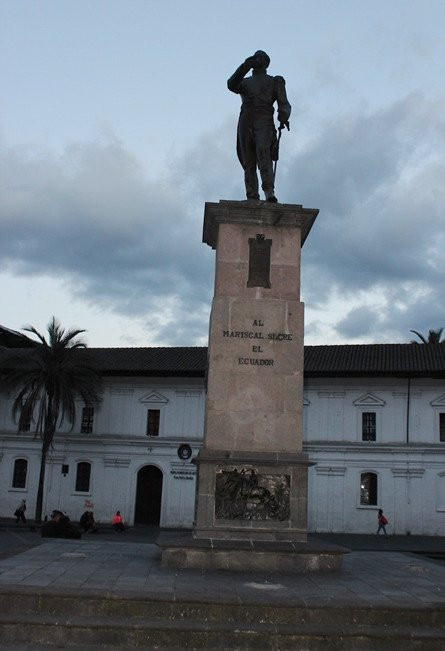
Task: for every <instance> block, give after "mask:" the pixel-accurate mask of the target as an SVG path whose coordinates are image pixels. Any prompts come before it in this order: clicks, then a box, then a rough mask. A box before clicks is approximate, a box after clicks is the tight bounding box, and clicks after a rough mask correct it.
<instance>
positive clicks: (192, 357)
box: [79, 347, 207, 377]
mask: <svg viewBox="0 0 445 651" xmlns="http://www.w3.org/2000/svg"><path fill="white" fill-rule="evenodd" d="M79 353H80V354H84V353H85V354H87V355H89V356H91V357H92V360H94V364H95V366H97V368H99V369H100V370H101V371H102V372H103V373H104V374H105V375H156V376H167V375H168V376H175V375H176V376H178V375H179V376H189V377H190V376H191V377H194V376H196V377H201V376H203V375H204V373H205V369H206V365H207V348H205V347H202V348H199V347H193V348H192V347H183V348H181V347H172V348H87V349H86V350H85V351H79Z"/></svg>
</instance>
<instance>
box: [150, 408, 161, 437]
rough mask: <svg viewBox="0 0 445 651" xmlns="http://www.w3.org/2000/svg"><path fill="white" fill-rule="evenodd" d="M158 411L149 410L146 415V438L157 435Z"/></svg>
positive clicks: (159, 412) (159, 413)
mask: <svg viewBox="0 0 445 651" xmlns="http://www.w3.org/2000/svg"><path fill="white" fill-rule="evenodd" d="M160 415H161V411H160V409H149V410H148V414H147V436H158V435H159V418H160Z"/></svg>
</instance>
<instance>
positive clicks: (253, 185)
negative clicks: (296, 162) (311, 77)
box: [227, 50, 291, 203]
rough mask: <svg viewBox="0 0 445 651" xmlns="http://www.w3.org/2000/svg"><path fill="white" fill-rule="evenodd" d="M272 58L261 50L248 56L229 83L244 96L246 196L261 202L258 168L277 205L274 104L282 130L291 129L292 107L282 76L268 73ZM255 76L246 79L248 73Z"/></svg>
mask: <svg viewBox="0 0 445 651" xmlns="http://www.w3.org/2000/svg"><path fill="white" fill-rule="evenodd" d="M269 64H270V59H269V56H268V55H267V54H266V52H263V51H262V50H258V51H257V52H255V54H254V55H253V56H250V57H248V58H247V59H246V60H245V61H244V63H242V64H241V65H240V66H239V67H238V68H237V69H236V70H235V72H234V73H233V75H232V76H231V77H230V79H228V80H227V87H228V89H229V90H231V91H232V92H233V93H237V94H239V95H241V113H240V117H239V121H238V134H237V152H238V158H239V161H240V163H241V165H242V166H243V169H244V181H245V184H246V196H247V198H248V199H255V200H259V198H260V197H259V193H258V177H257V167H258V169H259V170H260V174H261V181H262V188H263V191H264V194H265V197H266V201H271V202H273V203H276V201H277V199H276V197H275V192H274V185H275V178H274V170H273V161H276V160H278V140H277V132H276V128H275V124H274V119H273V115H274V110H275V109H274V104H275V102H276V103H277V106H278V121H279V122H280V129H282V128H284V126H286V127H287V128H288V129H289V117H290V113H291V105H290V104H289V101H288V99H287V96H286V82H285V81H284V79H283V77H271V76H270V75H268V74H267V68H268V67H269ZM250 70H252V75H251V76H250V77H246V75H247V74H248V73H249V71H250Z"/></svg>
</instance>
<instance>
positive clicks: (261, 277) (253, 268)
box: [247, 234, 272, 289]
mask: <svg viewBox="0 0 445 651" xmlns="http://www.w3.org/2000/svg"><path fill="white" fill-rule="evenodd" d="M271 246H272V240H266V239H264V235H261V234H258V235H257V236H256V237H249V278H248V280H247V287H266V288H267V289H270V249H271Z"/></svg>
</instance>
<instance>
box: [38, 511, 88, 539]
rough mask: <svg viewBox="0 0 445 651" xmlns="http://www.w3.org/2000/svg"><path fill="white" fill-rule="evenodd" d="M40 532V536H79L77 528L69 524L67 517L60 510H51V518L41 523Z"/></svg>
mask: <svg viewBox="0 0 445 651" xmlns="http://www.w3.org/2000/svg"><path fill="white" fill-rule="evenodd" d="M40 533H41V536H42V538H76V539H78V538H81V533H80V531H79V529H77V528H76V527H74V526H73V525H72V524H71V521H70V519H69V517H68V516H67V515H64V514H63V513H62V511H53V512H52V514H51V520H49V521H48V522H44V523H43V524H42V526H41V529H40Z"/></svg>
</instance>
